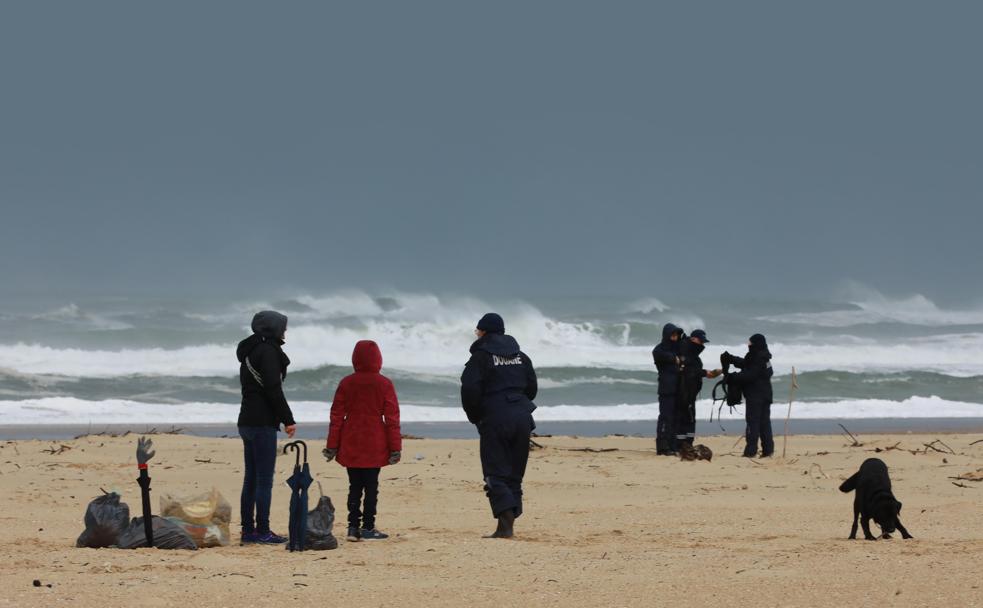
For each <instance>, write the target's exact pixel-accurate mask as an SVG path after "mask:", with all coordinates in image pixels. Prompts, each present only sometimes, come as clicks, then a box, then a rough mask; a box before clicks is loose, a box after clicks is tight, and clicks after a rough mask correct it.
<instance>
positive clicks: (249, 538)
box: [239, 531, 259, 545]
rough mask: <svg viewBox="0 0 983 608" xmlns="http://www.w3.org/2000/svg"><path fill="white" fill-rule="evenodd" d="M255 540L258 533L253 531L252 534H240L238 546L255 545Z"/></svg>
mask: <svg viewBox="0 0 983 608" xmlns="http://www.w3.org/2000/svg"><path fill="white" fill-rule="evenodd" d="M257 538H259V533H257V532H255V531H253V532H243V533H242V538H241V539H240V540H239V544H240V545H249V544H252V543H255V542H256V539H257Z"/></svg>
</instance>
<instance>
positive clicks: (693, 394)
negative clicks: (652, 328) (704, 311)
mask: <svg viewBox="0 0 983 608" xmlns="http://www.w3.org/2000/svg"><path fill="white" fill-rule="evenodd" d="M709 342H710V340H708V339H707V332H705V331H703V330H702V329H695V330H693V333H691V334H690V335H689V337H686V336H684V337H683V339H682V341H681V342H680V343H679V355H680V357H681V358H682V363H681V366H680V376H681V377H680V381H679V394H678V396H677V398H676V413H675V417H674V418H675V423H676V448H677V449H679V448H680V447H682V444H684V443H686V444H689V445H691V446H692V445H693V442H694V440H695V439H696V399H697V397H698V396H699V394H700V390H702V389H703V379H704V378H716V377H717V376H719V375H720V374H721V373H723V372H722V370H719V369H714V370H707V369H703V360H702V359H701V358H700V354H701V353H702V352H703V349H704V348H706V346H705V344H707V343H709Z"/></svg>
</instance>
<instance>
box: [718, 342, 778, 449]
mask: <svg viewBox="0 0 983 608" xmlns="http://www.w3.org/2000/svg"><path fill="white" fill-rule="evenodd" d="M721 362H724V363H730V364H731V365H734V366H735V367H737V368H739V369H740V370H741V371H740V372H739V373H736V374H730V376H729V378H728V381H729V382H734V383H736V384H737V385H738V386H740V388H741V391H743V393H744V404H745V405H744V419H745V420H746V421H747V430H746V431H745V437H746V439H747V443H746V444H745V446H744V456H746V457H748V458H753V457H754V456H755V455H757V453H758V440H759V438H760V440H761V457H762V458H767V457H769V456H771V455H772V454H773V453H774V452H775V439H774V437H773V436H772V432H771V403H772V392H771V377H772V375H773V373H774V372H773V370H772V368H771V352H770V351H769V350H768V342H767V340H765V337H764V336H763V335H761V334H754V335H753V336H751V338H750V339H749V340H748V352H747V354H746V355H745V356H743V357H736V356H734V355H732V354H730V353H728V352H725V353H724V354H723V355H722V356H721Z"/></svg>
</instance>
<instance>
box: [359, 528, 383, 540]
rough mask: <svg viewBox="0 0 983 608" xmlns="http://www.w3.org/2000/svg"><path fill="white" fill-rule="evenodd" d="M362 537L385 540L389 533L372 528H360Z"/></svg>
mask: <svg viewBox="0 0 983 608" xmlns="http://www.w3.org/2000/svg"><path fill="white" fill-rule="evenodd" d="M362 538H363V539H365V540H386V539H387V538H389V535H388V534H386V533H384V532H379V531H378V530H376V529H375V528H372V529H371V530H362Z"/></svg>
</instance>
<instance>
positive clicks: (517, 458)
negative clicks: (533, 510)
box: [478, 407, 534, 517]
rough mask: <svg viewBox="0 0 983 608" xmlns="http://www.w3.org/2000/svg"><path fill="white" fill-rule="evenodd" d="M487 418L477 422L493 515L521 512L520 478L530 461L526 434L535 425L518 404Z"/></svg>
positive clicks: (527, 435) (483, 470)
mask: <svg viewBox="0 0 983 608" xmlns="http://www.w3.org/2000/svg"><path fill="white" fill-rule="evenodd" d="M503 409H504V410H505V411H501V412H498V413H495V414H493V415H491V416H488V417H486V418H485V419H483V420H482V421H481V422H480V423H478V433H479V435H480V437H481V441H480V444H479V450H480V453H481V473H482V475H483V476H484V478H485V495H486V496H487V497H488V502H489V504H490V505H491V511H492V515H493V516H494V517H498V516H499V515H501V514H502V513H504V512H505V511H507V510H509V509H511V510H512V512H513V513H514V514H515V516H516V517H519V516H520V515H522V478H523V477H524V476H525V474H526V463H527V462H528V461H529V437H530V436H531V434H532V429H533V428H534V424H533V419H532V414H530V413H528V412H525V411H523V410H522V409H521V408H518V407H509V408H503Z"/></svg>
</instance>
